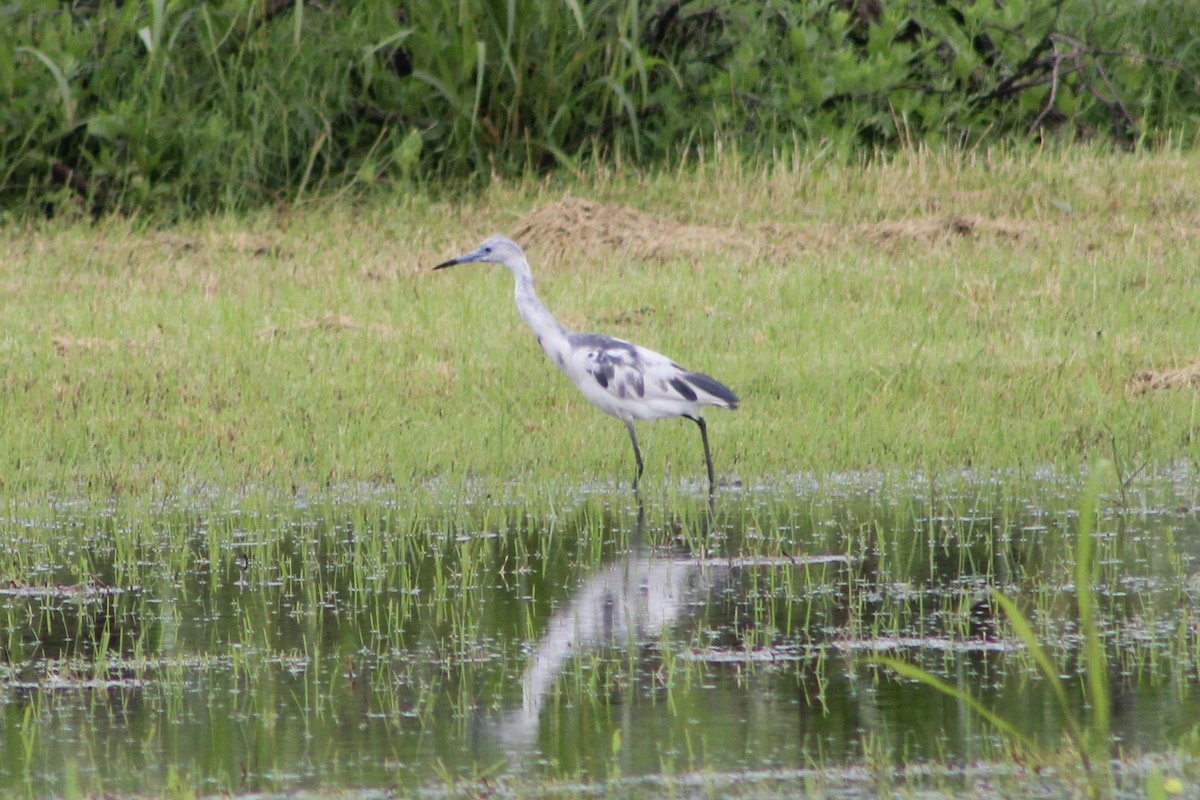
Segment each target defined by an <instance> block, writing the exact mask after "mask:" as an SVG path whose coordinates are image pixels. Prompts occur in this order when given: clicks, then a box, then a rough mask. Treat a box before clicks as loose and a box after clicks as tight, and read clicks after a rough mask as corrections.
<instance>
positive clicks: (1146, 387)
mask: <svg viewBox="0 0 1200 800" xmlns="http://www.w3.org/2000/svg"><path fill="white" fill-rule="evenodd" d="M1156 389H1200V360H1197V361H1193V362H1192V363H1190V364H1188V365H1187V366H1186V367H1179V368H1178V369H1165V370H1149V369H1144V370H1138V371H1137V372H1135V373H1134V375H1133V390H1134V391H1135V392H1138V393H1141V392H1148V391H1153V390H1156Z"/></svg>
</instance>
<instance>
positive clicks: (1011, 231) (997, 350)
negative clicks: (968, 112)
mask: <svg viewBox="0 0 1200 800" xmlns="http://www.w3.org/2000/svg"><path fill="white" fill-rule="evenodd" d="M1198 184H1200V158H1197V157H1196V156H1193V155H1190V154H1177V153H1168V154H1163V155H1157V156H1132V157H1130V156H1115V155H1107V154H1102V153H1094V152H1091V151H1087V150H1081V149H1078V148H1075V149H1070V150H1067V151H1062V152H1059V151H1054V150H1050V151H1045V152H1039V153H1030V152H1025V151H1017V152H1010V151H1003V150H994V151H982V152H968V153H958V152H954V151H941V152H937V153H934V152H931V151H928V150H917V151H904V152H902V153H901V154H898V155H897V156H896V157H894V158H888V159H882V158H881V159H877V160H875V161H873V162H871V163H869V164H866V165H846V164H843V163H841V162H840V161H839V160H838V159H836V158H832V157H824V156H822V155H821V154H813V155H808V154H805V153H803V152H798V153H795V154H788V155H787V156H786V157H784V156H780V157H778V158H777V159H775V160H773V161H772V162H771V163H769V164H764V165H763V166H761V167H756V168H750V167H747V166H745V163H744V162H743V161H742V160H741V159H739V158H737V157H734V156H725V157H715V158H713V159H712V160H709V161H706V162H705V163H704V164H701V165H699V166H698V167H695V168H691V167H688V168H683V169H681V170H680V171H679V172H678V173H676V174H672V175H666V174H662V173H656V174H651V175H646V176H634V177H623V176H620V175H616V174H612V173H609V172H605V171H597V172H595V173H594V174H592V176H591V179H590V184H589V185H588V188H587V194H588V195H589V196H590V197H591V198H594V200H592V201H588V202H584V201H580V200H573V199H570V198H568V199H567V200H566V201H564V200H563V196H564V188H563V187H560V186H558V185H557V184H554V183H550V184H546V183H542V182H518V183H515V184H510V183H506V182H497V183H496V184H495V185H493V186H492V187H491V188H489V189H487V190H486V191H483V192H481V193H480V194H479V195H478V196H477V197H475V198H470V199H465V200H464V201H463V202H462V203H461V204H458V205H448V204H444V203H439V202H434V201H430V200H424V199H420V198H397V199H395V200H394V201H393V202H387V203H369V204H365V205H354V204H345V203H343V204H334V205H329V204H326V203H314V204H313V205H311V206H306V207H304V208H300V209H296V210H294V211H293V212H291V213H286V214H266V213H263V214H259V215H256V216H252V217H249V218H245V217H241V216H237V217H216V218H208V219H203V220H198V221H194V222H189V223H185V224H180V225H177V226H174V227H171V228H169V229H159V228H156V227H153V226H151V225H148V224H146V223H143V222H141V221H139V220H136V219H134V220H118V219H113V220H106V221H103V222H101V223H99V224H97V225H94V226H81V225H75V224H69V223H44V224H39V225H27V226H23V227H21V226H9V227H8V228H6V229H5V230H4V231H3V234H0V235H2V236H3V238H4V241H3V244H2V247H3V250H4V251H5V252H6V253H8V254H9V257H7V258H5V259H4V260H3V261H2V262H0V294H2V295H3V297H4V298H5V314H4V315H3V316H2V317H0V356H2V358H3V361H4V364H5V370H4V373H3V377H2V380H3V387H2V388H3V391H2V392H0V419H3V420H4V425H3V426H0V486H2V487H3V490H4V491H5V493H7V494H9V495H23V494H31V495H34V496H44V495H45V494H47V493H53V494H58V495H67V496H76V495H80V494H84V495H99V496H109V495H112V494H114V493H115V494H122V493H130V492H131V493H144V492H147V491H166V492H173V491H177V490H186V489H188V488H196V487H206V486H207V487H215V488H218V489H219V488H233V489H241V488H244V487H247V486H250V487H261V488H265V489H274V488H281V489H285V490H291V489H293V488H304V487H320V486H325V485H329V484H350V483H354V482H357V481H366V482H369V483H374V484H389V483H395V484H396V485H398V486H401V487H407V486H434V485H440V486H448V487H450V488H451V489H453V488H454V487H461V486H463V485H466V484H467V483H471V484H472V485H475V486H477V487H480V488H485V487H489V486H493V487H496V486H499V487H505V486H514V485H515V486H522V487H525V488H524V489H523V490H522V491H531V492H536V491H537V488H536V487H538V486H546V485H566V486H578V485H580V484H588V483H591V482H594V481H599V482H600V483H602V484H605V485H610V486H617V485H624V484H627V483H628V481H629V480H630V479H631V475H632V468H633V467H632V464H631V463H630V457H629V453H628V452H627V451H628V443H627V441H626V438H625V432H624V431H623V430H622V429H621V426H620V425H619V423H617V422H615V421H614V420H612V419H611V418H608V417H606V416H604V415H602V414H599V413H598V412H596V411H595V410H594V409H593V408H591V407H590V406H589V405H588V404H587V403H586V401H584V400H583V399H582V398H581V397H579V396H578V395H577V393H576V390H575V389H574V387H572V386H571V385H570V384H569V382H567V381H566V380H565V379H563V378H562V376H561V375H559V374H558V373H557V372H556V371H555V370H554V368H553V367H552V365H550V364H548V363H547V362H546V361H545V359H544V358H543V357H542V355H541V354H540V353H539V352H538V350H537V347H536V345H535V343H534V342H533V340H532V337H530V335H529V333H528V331H526V330H525V328H524V326H523V324H522V323H521V321H520V319H519V317H518V316H517V314H516V312H515V310H514V309H513V307H512V301H511V291H512V287H511V283H510V276H509V275H508V274H507V273H506V272H504V271H503V270H501V269H488V268H486V267H479V268H478V269H466V268H463V269H462V270H460V271H455V272H451V273H433V272H431V271H430V267H431V266H432V265H433V264H435V263H437V262H438V261H439V260H441V259H443V258H445V257H446V256H447V255H449V254H455V253H458V252H460V251H461V250H462V249H463V248H464V247H467V246H471V245H474V244H475V243H476V242H477V240H479V239H481V238H483V236H485V235H486V234H489V233H491V232H493V231H497V230H498V231H504V232H507V233H510V234H512V235H514V236H515V237H516V238H517V239H518V240H520V241H521V242H522V243H524V244H525V245H526V246H527V249H528V251H529V253H530V257H531V260H532V263H533V266H534V274H535V277H536V279H537V280H538V284H539V289H540V291H541V294H542V296H543V297H544V298H545V300H546V302H547V304H548V305H549V306H550V308H551V309H552V310H553V311H555V312H556V313H557V314H558V316H559V317H560V318H561V319H563V320H564V321H565V322H566V323H567V324H568V325H570V326H571V327H573V328H576V329H582V330H588V329H591V330H600V331H604V332H608V333H612V334H615V335H620V336H623V337H626V338H629V339H631V340H633V341H637V342H640V343H643V344H646V345H649V346H652V347H655V348H656V349H660V350H662V351H663V352H666V353H669V354H671V355H672V356H674V357H675V358H677V359H678V360H680V361H681V363H683V364H684V365H685V366H691V367H693V368H700V369H704V370H706V371H708V372H711V373H712V374H713V375H715V376H717V377H718V378H720V379H721V380H723V381H725V382H726V383H728V384H729V385H730V386H732V387H733V388H734V389H735V390H736V391H738V393H739V394H740V395H741V396H742V397H743V398H744V403H743V407H742V409H741V410H739V411H737V412H736V413H724V412H718V413H714V414H712V415H711V417H710V420H711V421H710V431H711V436H712V441H713V448H714V460H715V463H716V466H717V471H718V475H719V477H720V478H723V479H725V480H734V479H739V478H740V479H742V480H743V481H745V482H748V483H755V482H759V481H762V480H764V479H766V480H775V479H779V478H780V477H781V476H791V475H797V474H806V475H812V476H814V477H816V478H818V479H820V478H821V477H822V476H825V475H828V474H832V473H839V472H845V471H872V470H883V471H892V470H899V471H901V472H909V473H911V472H917V471H925V472H927V473H929V474H939V473H941V472H944V471H945V470H947V469H957V468H960V467H963V466H975V467H979V468H1002V469H1008V470H1014V471H1016V473H1017V474H1021V473H1023V472H1028V471H1031V470H1036V469H1039V468H1041V467H1043V466H1045V465H1048V464H1055V465H1058V467H1059V468H1061V469H1068V470H1069V469H1072V468H1073V466H1074V465H1077V464H1080V463H1083V462H1084V461H1086V460H1089V459H1091V458H1093V457H1094V456H1097V455H1099V456H1103V457H1106V458H1109V459H1111V460H1113V462H1114V464H1115V466H1116V469H1117V472H1118V475H1119V477H1120V479H1121V480H1122V481H1127V480H1128V479H1129V478H1130V477H1132V476H1135V475H1136V474H1137V473H1138V472H1139V470H1141V469H1143V468H1145V467H1152V466H1161V465H1166V464H1173V463H1177V462H1180V461H1187V462H1191V461H1193V460H1194V459H1195V457H1196V449H1195V442H1194V437H1195V432H1196V429H1197V425H1198V424H1200V418H1198V416H1197V414H1198V406H1197V397H1196V395H1195V393H1194V391H1193V390H1190V389H1188V388H1186V385H1187V375H1188V372H1187V370H1186V368H1187V367H1188V366H1189V365H1191V364H1193V362H1194V361H1195V360H1196V358H1197V356H1198V354H1200V309H1198V308H1197V306H1196V304H1195V303H1193V302H1191V298H1193V297H1194V296H1196V292H1197V289H1198V287H1197V281H1198V280H1200V278H1198V273H1197V271H1196V269H1195V249H1194V247H1195V246H1194V241H1193V234H1192V226H1193V225H1194V219H1195V215H1196V213H1197V202H1198V201H1197V198H1196V195H1195V192H1194V187H1195V186H1196V185H1198ZM582 189H583V186H581V185H574V188H573V190H572V191H574V192H581V190H582ZM630 198H637V201H636V205H637V206H638V209H636V210H635V209H630V208H628V205H629V204H630ZM589 203H590V204H589ZM1172 369H1178V370H1179V372H1178V373H1177V376H1176V377H1178V376H1182V378H1183V379H1182V380H1180V381H1178V382H1180V383H1181V384H1183V385H1184V388H1179V389H1174V388H1151V387H1153V386H1163V387H1169V386H1170V384H1171V380H1172V377H1171V376H1170V375H1167V374H1165V371H1167V370H1172ZM1143 370H1149V371H1164V374H1162V375H1159V376H1158V377H1157V378H1156V377H1155V376H1153V375H1142V376H1141V377H1139V376H1140V371H1143ZM1141 378H1144V380H1142V379H1141ZM640 436H641V437H642V440H643V449H644V452H645V455H646V459H647V472H646V477H645V485H646V488H647V489H648V490H650V491H656V490H657V487H662V486H664V485H665V486H679V485H680V482H681V481H682V482H683V483H684V484H685V485H696V482H698V481H701V480H702V477H703V461H702V459H701V458H700V456H699V453H698V452H697V448H696V442H695V431H694V429H693V427H692V426H689V425H685V424H676V423H672V422H670V421H665V422H657V423H652V424H647V425H644V426H642V431H641V433H640ZM785 479H786V478H785Z"/></svg>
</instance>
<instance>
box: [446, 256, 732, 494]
mask: <svg viewBox="0 0 1200 800" xmlns="http://www.w3.org/2000/svg"><path fill="white" fill-rule="evenodd" d="M475 261H478V262H484V263H489V264H503V265H504V266H506V267H508V269H509V271H511V272H512V274H513V277H514V278H515V279H516V284H517V285H516V300H517V310H518V311H519V312H520V313H521V318H522V319H524V320H525V323H526V324H527V325H528V326H529V327H530V329H531V330H532V331H533V332H534V335H536V336H537V340H538V344H539V345H541V347H542V350H543V351H545V353H546V356H547V357H548V358H549V359H550V360H551V361H552V362H553V363H554V364H555V366H557V367H558V368H559V369H560V370H562V371H563V372H564V373H566V376H567V377H568V378H570V379H571V380H572V381H573V382H574V383H575V385H576V386H578V387H579V391H581V392H583V396H584V397H586V398H587V399H588V400H589V401H590V402H591V404H592V405H594V406H596V408H599V409H600V410H601V411H603V412H604V413H606V414H612V415H613V416H614V417H616V418H617V419H619V420H621V421H622V422H624V423H625V428H626V429H627V430H628V431H629V440H630V441H631V442H633V456H634V458H636V459H637V475H636V476H635V477H634V479H633V488H634V490H635V491H636V490H637V488H638V481H639V480H640V479H641V477H642V470H643V467H644V464H643V462H642V451H641V448H639V447H638V441H637V434H636V433H635V432H634V429H633V421H634V420H635V419H664V418H667V417H686V418H687V419H690V420H691V421H692V422H694V423H696V425H698V426H699V427H700V439H701V440H702V441H703V442H704V463H705V465H706V466H707V467H708V488H709V492H710V493H711V492H712V491H713V490H714V488H715V486H716V481H715V479H714V478H713V464H712V454H711V453H710V451H709V448H708V427H707V426H706V425H705V423H704V417H703V416H702V412H703V409H704V408H705V407H706V406H717V407H719V408H728V409H730V410H731V411H732V410H733V409H736V408H737V407H738V398H737V395H735V394H734V393H733V391H732V390H730V389H729V387H727V386H726V385H725V384H723V383H721V382H720V381H718V380H716V379H715V378H711V377H709V376H708V375H705V374H704V373H703V372H691V371H689V370H686V369H684V368H683V367H681V366H679V365H678V364H676V363H675V362H674V361H672V360H671V359H669V358H667V357H666V356H664V355H663V354H662V353H657V352H655V351H653V350H649V349H647V348H645V347H640V346H639V345H636V344H631V343H630V342H626V341H623V340H621V339H614V338H612V337H611V336H601V335H599V334H595V333H572V332H571V331H569V330H567V328H566V326H564V325H563V324H562V323H560V322H559V321H558V320H556V319H555V318H554V315H552V314H551V313H550V311H549V310H548V309H547V308H546V306H545V305H544V304H543V303H542V301H541V300H540V299H539V298H538V296H537V292H535V291H534V289H533V273H532V272H531V271H530V269H529V261H528V259H526V258H525V252H524V251H523V250H521V248H520V246H518V245H517V243H516V242H514V241H513V240H512V239H509V238H507V237H505V236H493V237H491V238H489V239H487V240H486V241H484V242H483V244H481V245H479V247H478V248H476V249H475V250H473V251H471V252H470V253H467V254H466V255H462V256H459V257H458V258H452V259H450V260H449V261H443V262H442V263H441V264H438V265H437V266H436V267H434V269H444V268H445V267H452V266H454V265H455V264H467V263H470V262H475Z"/></svg>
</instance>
